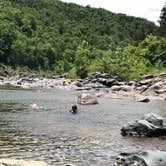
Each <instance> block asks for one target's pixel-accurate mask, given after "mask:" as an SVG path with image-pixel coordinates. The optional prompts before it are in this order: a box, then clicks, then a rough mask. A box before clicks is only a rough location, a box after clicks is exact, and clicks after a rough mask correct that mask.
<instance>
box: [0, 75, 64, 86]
mask: <svg viewBox="0 0 166 166" xmlns="http://www.w3.org/2000/svg"><path fill="white" fill-rule="evenodd" d="M65 80H66V78H65V77H52V78H43V77H38V76H36V75H31V76H27V77H9V78H7V77H0V86H1V87H8V86H10V88H24V89H32V88H37V89H38V88H45V89H50V88H55V87H57V86H62V85H63V82H64V81H65Z"/></svg>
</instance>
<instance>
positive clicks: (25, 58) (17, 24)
mask: <svg viewBox="0 0 166 166" xmlns="http://www.w3.org/2000/svg"><path fill="white" fill-rule="evenodd" d="M163 9H164V8H163ZM163 15H164V14H163ZM163 15H161V20H160V22H162V23H163V22H164V21H163V20H164V19H165V17H164V18H163ZM164 24H165V23H164ZM162 26H163V25H162ZM159 31H160V28H159V27H157V26H156V25H155V24H154V23H152V22H150V21H147V20H146V19H142V18H136V17H132V16H126V15H124V14H114V13H112V12H109V11H106V10H104V9H95V8H91V7H90V6H86V7H82V6H79V5H76V4H70V3H69V4H68V3H63V2H61V1H58V0H1V1H0V64H1V66H0V70H1V68H3V66H4V65H7V66H8V67H10V70H12V69H14V70H17V69H18V68H23V67H24V68H25V67H26V68H28V69H30V70H34V71H38V72H41V71H44V72H47V73H48V72H49V73H52V74H62V73H69V75H70V76H71V77H85V76H86V75H87V73H89V72H94V71H100V72H107V73H110V74H114V75H119V76H121V77H123V78H125V79H135V78H136V79H138V78H139V77H140V76H141V75H142V74H146V73H150V72H158V71H163V70H165V68H166V39H165V38H164V36H165V35H163V34H165V31H164V28H163V27H162V31H160V32H161V33H159ZM6 70H7V69H6ZM1 74H3V72H2V73H1Z"/></svg>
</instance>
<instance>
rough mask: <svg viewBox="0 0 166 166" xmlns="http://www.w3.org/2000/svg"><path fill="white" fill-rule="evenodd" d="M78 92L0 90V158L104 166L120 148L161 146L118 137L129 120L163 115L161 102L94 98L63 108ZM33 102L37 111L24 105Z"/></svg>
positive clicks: (165, 141)
mask: <svg viewBox="0 0 166 166" xmlns="http://www.w3.org/2000/svg"><path fill="white" fill-rule="evenodd" d="M78 94H79V92H76V91H67V90H4V89H3V90H0V126H1V128H0V158H16V159H33V160H42V161H45V162H46V163H48V164H49V165H67V164H73V165H76V166H88V165H92V166H93V165H94V166H108V165H112V164H113V162H114V160H115V158H116V155H118V154H119V153H120V152H122V151H132V150H140V149H141V150H143V149H145V150H146V149H159V150H166V138H165V137H160V138H129V137H122V136H121V135H120V128H121V126H122V125H123V124H125V123H127V122H128V121H131V120H135V119H138V118H140V117H142V115H143V114H145V113H149V112H154V113H158V114H159V115H161V116H163V117H166V103H165V102H161V101H153V102H150V103H138V102H135V101H130V100H119V99H99V105H95V106H79V113H78V114H77V115H72V114H70V113H69V112H68V110H69V109H70V108H71V106H72V105H73V104H75V103H76V99H77V95H78ZM30 103H37V104H38V105H39V106H40V108H39V109H38V110H30V109H28V108H27V106H28V105H29V104H30Z"/></svg>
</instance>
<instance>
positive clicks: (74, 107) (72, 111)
mask: <svg viewBox="0 0 166 166" xmlns="http://www.w3.org/2000/svg"><path fill="white" fill-rule="evenodd" d="M69 112H71V113H72V114H77V113H78V108H77V105H73V106H72V108H71V110H70V111H69Z"/></svg>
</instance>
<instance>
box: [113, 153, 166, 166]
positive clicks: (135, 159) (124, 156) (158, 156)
mask: <svg viewBox="0 0 166 166" xmlns="http://www.w3.org/2000/svg"><path fill="white" fill-rule="evenodd" d="M115 166H166V152H165V151H158V150H155V151H152V150H147V151H143V152H133V153H121V154H120V155H119V157H118V158H117V159H116V162H115Z"/></svg>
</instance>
